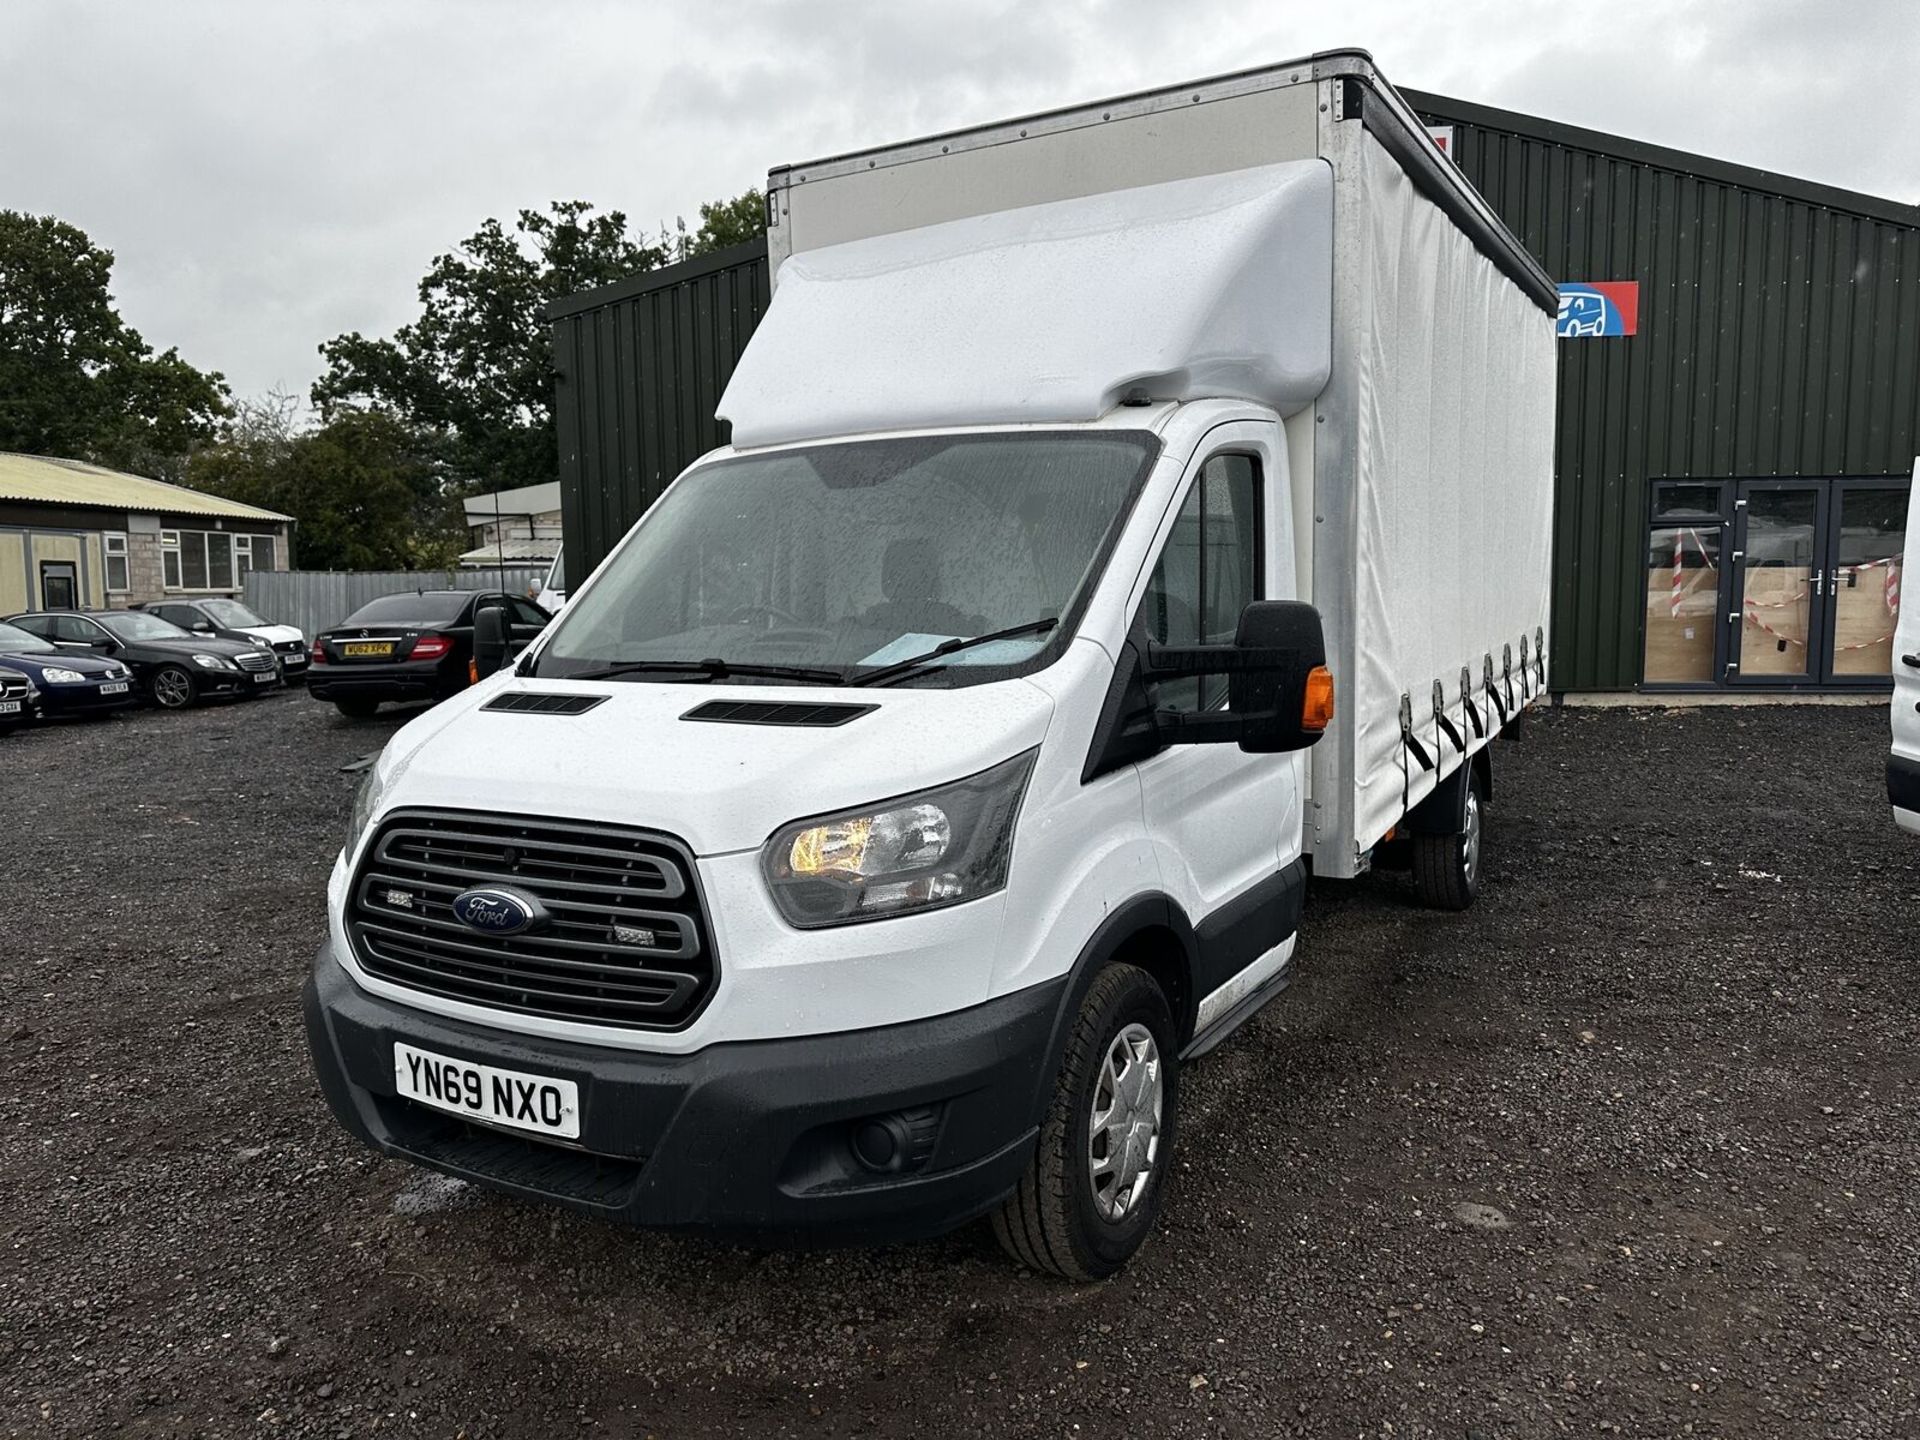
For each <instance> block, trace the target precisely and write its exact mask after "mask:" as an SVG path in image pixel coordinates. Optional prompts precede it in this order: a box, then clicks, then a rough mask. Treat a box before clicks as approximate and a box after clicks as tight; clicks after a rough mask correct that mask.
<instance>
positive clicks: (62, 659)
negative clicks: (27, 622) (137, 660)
mask: <svg viewBox="0 0 1920 1440" xmlns="http://www.w3.org/2000/svg"><path fill="white" fill-rule="evenodd" d="M0 670H11V671H15V672H16V673H18V674H21V675H25V676H26V677H27V678H28V679H29V680H31V681H32V682H33V683H34V685H35V686H36V687H38V689H39V691H40V714H41V716H42V718H45V719H52V718H54V717H56V716H60V715H95V716H104V715H111V714H112V713H113V712H114V711H115V710H120V709H123V708H125V707H126V706H128V705H131V704H133V702H134V700H135V699H136V698H138V697H137V696H136V695H135V693H134V689H133V673H132V672H131V671H130V670H128V669H127V667H126V666H124V665H122V664H121V663H120V662H119V661H118V660H103V659H100V658H99V657H97V656H93V655H75V654H73V653H72V652H71V651H67V650H62V649H61V648H60V647H59V646H57V645H55V644H53V643H52V642H51V641H47V640H42V639H41V638H40V637H39V636H38V635H29V634H28V633H27V632H26V631H25V630H22V629H21V628H20V627H19V626H18V625H9V624H7V623H6V622H5V621H4V620H0Z"/></svg>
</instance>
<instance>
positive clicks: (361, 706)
mask: <svg viewBox="0 0 1920 1440" xmlns="http://www.w3.org/2000/svg"><path fill="white" fill-rule="evenodd" d="M333 708H334V709H336V710H338V711H339V712H340V713H341V714H342V715H344V716H346V717H347V719H349V720H371V719H372V718H373V712H374V711H376V710H378V709H379V708H380V702H379V701H378V700H336V701H334V702H333Z"/></svg>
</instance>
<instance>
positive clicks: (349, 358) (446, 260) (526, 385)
mask: <svg viewBox="0 0 1920 1440" xmlns="http://www.w3.org/2000/svg"><path fill="white" fill-rule="evenodd" d="M765 220H766V202H765V200H764V199H763V198H762V196H761V194H760V192H759V191H758V190H749V191H747V192H746V194H744V195H740V196H738V197H736V198H734V199H732V200H723V201H717V202H715V203H713V204H709V205H702V206H701V207H700V228H699V230H698V231H696V232H695V233H694V234H693V235H691V236H689V235H687V234H686V232H685V226H684V225H682V226H681V228H680V231H679V233H678V234H677V235H662V236H660V237H659V239H657V240H647V239H645V238H644V237H641V236H637V235H635V234H632V233H630V232H629V230H628V227H627V217H626V216H625V215H623V214H621V213H620V212H619V211H617V210H613V211H608V212H607V213H606V214H604V215H601V214H595V213H594V211H593V207H592V206H591V205H589V204H587V203H586V202H585V201H583V200H564V201H560V200H557V201H554V202H552V203H551V204H549V205H548V206H547V208H546V210H545V211H539V210H522V211H521V212H520V213H519V217H518V218H517V219H516V220H515V221H514V224H513V228H512V229H511V230H508V229H507V227H506V226H504V225H503V224H501V222H500V221H498V220H488V221H486V222H485V223H484V224H483V225H481V227H480V228H479V229H478V230H477V231H475V232H474V233H473V234H472V235H471V236H469V237H468V238H467V239H466V240H465V241H464V242H463V243H462V244H461V245H460V246H458V247H457V248H456V249H455V250H454V251H452V252H451V253H450V254H446V255H441V256H439V257H437V258H436V259H435V260H434V262H433V265H432V267H431V268H430V269H429V270H428V271H427V273H426V275H425V276H424V277H423V278H422V279H421V281H420V292H419V293H420V306H421V314H420V318H419V319H418V320H415V321H414V322H413V323H411V324H409V325H403V326H402V327H401V328H400V329H399V330H398V331H397V332H395V334H394V335H393V337H392V338H391V339H370V338H368V337H367V336H365V335H361V334H359V333H358V332H355V333H352V334H347V335H341V336H339V337H337V338H336V339H333V340H329V341H328V342H327V343H325V344H324V345H322V346H321V347H320V353H321V355H322V356H324V357H325V359H326V362H327V372H326V374H325V375H323V376H322V377H321V378H320V380H319V381H318V382H317V383H316V384H315V385H314V387H313V396H312V398H313V403H314V405H315V407H316V408H317V409H318V410H319V411H320V413H321V415H322V416H323V417H325V418H329V419H331V418H333V417H335V416H338V415H340V414H342V413H344V412H347V411H351V410H382V411H386V412H388V413H390V414H392V415H395V416H398V417H400V418H402V419H404V420H406V421H408V422H409V423H410V424H412V425H413V426H414V427H415V428H416V429H417V430H418V431H419V433H420V435H421V437H422V444H424V445H425V446H426V447H427V449H428V451H429V453H430V454H431V455H432V456H433V458H434V459H435V460H436V461H437V462H438V463H439V465H440V466H441V467H442V473H443V477H444V480H445V482H446V485H447V487H448V489H449V490H450V491H451V492H453V493H455V494H458V495H472V494H479V493H483V492H486V491H489V490H507V489H512V488H514V487H516V486H521V485H537V484H540V483H542V482H543V481H548V480H552V479H554V478H556V477H557V475H558V473H559V440H558V437H557V435H556V433H555V429H554V419H553V381H554V374H553V336H552V330H551V327H550V326H549V324H548V322H547V319H546V307H547V306H548V305H549V304H551V303H552V302H553V301H555V300H559V299H562V298H564V297H565V296H568V295H572V294H574V293H576V292H578V291H581V290H587V289H591V288H593V287H594V286H596V285H607V284H611V283H612V282H614V281H616V280H624V279H626V278H627V277H628V276H631V275H638V274H641V273H643V272H645V271H647V270H652V269H654V268H656V267H657V266H660V265H663V264H666V263H667V262H668V261H670V260H676V259H685V258H688V257H690V256H694V255H704V254H706V253H708V252H709V251H713V250H719V249H723V248H725V247H726V246H728V245H737V244H739V243H740V242H742V241H744V240H749V239H752V238H753V237H754V236H756V235H759V234H762V233H763V232H764V231H765V228H766V224H765Z"/></svg>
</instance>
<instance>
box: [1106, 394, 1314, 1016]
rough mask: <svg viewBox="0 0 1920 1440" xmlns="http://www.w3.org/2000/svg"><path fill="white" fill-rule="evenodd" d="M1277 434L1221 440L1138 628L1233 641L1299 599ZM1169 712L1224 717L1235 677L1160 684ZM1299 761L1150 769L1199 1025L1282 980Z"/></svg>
mask: <svg viewBox="0 0 1920 1440" xmlns="http://www.w3.org/2000/svg"><path fill="white" fill-rule="evenodd" d="M1277 436H1278V430H1277V427H1273V426H1265V425H1256V424H1252V423H1245V424H1236V425H1230V426H1223V427H1221V428H1220V429H1217V430H1214V431H1212V432H1210V433H1209V434H1208V436H1207V438H1206V440H1205V442H1203V444H1202V445H1201V446H1200V448H1199V450H1198V451H1197V452H1196V457H1197V458H1196V460H1195V462H1194V463H1193V464H1192V465H1191V466H1190V467H1189V469H1188V473H1187V476H1186V478H1185V480H1184V481H1183V482H1182V483H1183V485H1184V487H1185V488H1184V490H1183V492H1182V494H1181V495H1180V497H1179V499H1178V500H1177V501H1176V502H1175V504H1174V507H1173V511H1172V514H1171V515H1170V517H1169V519H1168V520H1167V521H1166V522H1165V524H1164V526H1163V529H1162V533H1161V535H1160V536H1159V540H1158V550H1157V557H1158V558H1157V559H1156V561H1155V563H1154V564H1153V566H1152V567H1151V569H1150V571H1149V573H1148V575H1147V577H1146V581H1145V585H1144V588H1143V592H1142V593H1141V595H1140V597H1139V599H1138V602H1137V604H1136V609H1135V627H1136V633H1138V632H1139V630H1141V629H1144V631H1145V633H1146V636H1147V638H1148V639H1149V640H1152V641H1155V642H1158V643H1160V644H1166V645H1193V644H1228V643H1231V642H1232V640H1233V638H1234V633H1235V631H1236V629H1237V627H1238V625H1239V620H1240V612H1241V611H1242V610H1244V609H1245V608H1246V606H1247V605H1248V603H1249V602H1251V601H1254V600H1277V599H1292V598H1293V596H1294V584H1293V540H1292V520H1291V511H1290V508H1289V505H1288V500H1287V495H1288V491H1287V471H1286V453H1285V450H1284V448H1283V447H1281V446H1280V445H1278V444H1277V443H1276V440H1277ZM1150 692H1152V699H1153V701H1154V705H1155V708H1156V709H1170V710H1177V711H1194V710H1212V709H1219V708H1223V707H1224V706H1225V705H1226V703H1227V701H1226V681H1225V678H1224V677H1219V678H1213V677H1209V678H1207V679H1204V680H1176V681H1163V682H1161V683H1159V684H1157V685H1155V686H1152V687H1150ZM1303 773H1304V766H1303V764H1302V762H1301V759H1300V757H1299V756H1298V755H1249V754H1247V753H1246V752H1245V751H1243V750H1241V749H1240V747H1239V746H1238V745H1233V744H1203V745H1194V744H1188V745H1169V746H1167V747H1165V748H1164V749H1162V750H1161V751H1160V752H1159V753H1158V754H1155V755H1153V756H1150V757H1149V758H1147V759H1146V760H1143V761H1141V762H1140V765H1139V774H1140V783H1141V790H1142V795H1143V800H1144V805H1145V815H1146V824H1147V830H1148V833H1149V835H1150V836H1151V837H1152V839H1153V844H1154V850H1155V853H1156V855H1157V856H1158V858H1159V862H1160V871H1161V880H1162V883H1163V885H1164V886H1165V887H1166V890H1167V892H1168V894H1169V895H1171V896H1172V897H1173V898H1174V899H1175V900H1176V901H1178V902H1179V904H1180V905H1181V906H1182V907H1183V908H1184V909H1185V910H1186V912H1187V915H1188V918H1189V919H1191V920H1192V922H1193V925H1194V929H1195V932H1196V935H1197V937H1198V941H1199V950H1200V962H1199V973H1198V974H1197V975H1196V984H1195V987H1194V989H1195V996H1196V1000H1197V1002H1198V1006H1199V1017H1198V1025H1197V1026H1196V1028H1197V1029H1198V1028H1204V1027H1205V1026H1206V1025H1207V1024H1208V1023H1209V1022H1210V1021H1211V1020H1213V1019H1216V1018H1218V1017H1219V1016H1220V1015H1223V1014H1225V1013H1227V1011H1229V1010H1231V1009H1232V1007H1233V1005H1234V1004H1235V1003H1237V1002H1238V1001H1239V1000H1240V999H1241V998H1243V997H1244V996H1245V995H1247V994H1250V993H1252V992H1253V991H1254V990H1255V989H1257V988H1259V986H1260V985H1261V984H1262V983H1263V982H1264V981H1265V980H1267V979H1269V978H1271V976H1272V975H1273V974H1275V973H1277V972H1278V970H1279V969H1280V968H1281V966H1282V965H1283V964H1284V962H1285V959H1286V955H1287V953H1288V951H1287V949H1286V948H1284V947H1285V943H1286V941H1287V940H1288V939H1289V938H1290V936H1291V934H1292V931H1293V928H1294V917H1295V915H1296V914H1297V909H1298V898H1299V896H1298V891H1299V883H1298V882H1299V875H1298V866H1297V865H1296V863H1295V862H1297V861H1298V860H1299V858H1300V836H1301V826H1300V805H1301V783H1302V776H1303Z"/></svg>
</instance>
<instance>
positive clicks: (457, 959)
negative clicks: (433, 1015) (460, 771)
mask: <svg viewBox="0 0 1920 1440" xmlns="http://www.w3.org/2000/svg"><path fill="white" fill-rule="evenodd" d="M485 885H507V886H511V887H513V888H514V889H516V890H519V891H521V892H523V893H525V894H527V895H530V896H532V897H533V898H534V899H536V900H538V901H539V902H540V905H541V906H542V907H543V908H544V909H545V910H546V912H547V916H548V919H547V920H546V921H545V923H543V924H538V925H536V926H535V927H534V928H532V929H529V930H525V931H522V932H521V933H519V934H517V935H498V934H487V933H483V932H481V931H477V930H473V929H470V928H468V927H467V926H466V925H465V924H464V923H462V922H461V921H459V920H457V919H455V918H454V914H453V900H454V897H455V896H457V895H459V894H460V893H461V892H462V891H464V890H470V889H473V888H475V887H477V886H485ZM347 929H348V933H349V935H350V936H351V937H352V940H353V946H354V952H355V954H356V955H357V956H358V957H359V960H360V963H361V964H362V965H364V966H365V967H366V969H367V970H368V972H369V973H371V974H373V975H377V976H379V977H380V978H381V979H383V980H390V981H392V982H393V983H394V984H396V985H404V986H407V987H408V988H410V989H414V990H420V991H424V992H425V993H427V994H429V995H441V996H445V997H447V998H449V999H453V1000H464V1001H466V1002H468V1003H470V1004H474V1005H484V1006H486V1007H488V1008H489V1009H494V1010H505V1011H511V1012H513V1013H516V1014H521V1015H541V1016H546V1017H549V1018H552V1019H557V1020H578V1021H585V1022H587V1023H590V1024H595V1025H619V1026H626V1027H630V1028H635V1029H646V1030H677V1029H680V1028H682V1027H683V1026H685V1025H687V1024H688V1023H689V1022H690V1021H691V1020H692V1019H693V1017H694V1015H695V1014H696V1013H698V1011H699V1009H700V1007H701V1005H702V1004H703V1003H705V1001H706V998H707V996H708V995H710V994H711V993H712V991H713V985H714V981H715V979H716V978H717V976H718V974H719V961H718V957H716V956H715V955H714V953H713V945H712V941H711V939H710V936H711V934H712V930H711V927H710V926H709V925H708V923H707V917H706V912H705V910H704V908H703V907H702V905H701V903H700V894H699V888H698V882H697V880H696V878H695V876H694V871H693V857H692V856H691V854H689V853H688V851H687V848H686V847H685V846H684V845H682V844H681V843H680V842H679V841H678V840H675V839H672V838H670V837H668V836H665V835H658V834H654V833H651V832H648V831H643V830H629V829H625V828H623V827H618V826H612V825H592V824H586V823H579V822H573V821H564V820H530V819H509V818H501V817H497V816H492V815H481V814H475V813H470V812H466V811H455V810H414V811H398V812H396V813H395V814H394V815H393V816H391V817H390V818H389V819H387V820H386V821H385V822H384V823H383V824H382V825H381V827H380V830H379V833H378V834H376V835H375V836H374V839H373V843H372V844H370V845H369V846H368V847H367V851H366V858H365V859H364V860H362V861H361V864H360V871H359V873H358V875H357V876H356V877H355V880H354V887H353V896H352V900H351V902H350V904H349V907H348V913H347Z"/></svg>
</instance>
